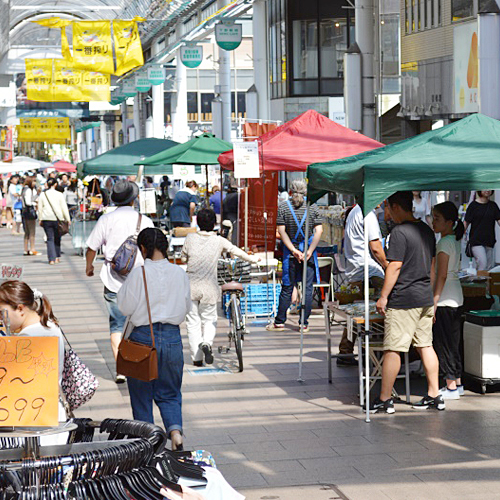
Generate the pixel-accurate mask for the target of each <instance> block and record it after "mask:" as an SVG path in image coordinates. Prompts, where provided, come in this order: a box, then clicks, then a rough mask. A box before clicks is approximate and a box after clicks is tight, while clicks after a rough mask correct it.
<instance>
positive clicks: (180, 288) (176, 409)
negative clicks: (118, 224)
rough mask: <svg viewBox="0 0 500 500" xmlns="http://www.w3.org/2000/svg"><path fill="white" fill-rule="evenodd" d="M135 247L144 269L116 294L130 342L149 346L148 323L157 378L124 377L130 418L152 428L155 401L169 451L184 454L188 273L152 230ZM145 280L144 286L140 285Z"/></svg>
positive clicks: (142, 234) (133, 274)
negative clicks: (184, 330) (169, 257)
mask: <svg viewBox="0 0 500 500" xmlns="http://www.w3.org/2000/svg"><path fill="white" fill-rule="evenodd" d="M137 245H138V246H139V249H140V251H141V254H142V256H143V257H144V266H141V267H137V268H135V269H134V270H133V271H132V272H131V273H130V274H129V276H128V277H127V280H126V281H125V283H124V284H123V285H122V287H121V288H120V290H119V292H118V295H117V304H118V308H119V309H120V311H121V312H122V314H123V315H125V316H128V317H129V318H128V319H129V321H130V323H131V324H132V325H133V327H134V328H133V330H132V333H131V334H130V337H129V339H130V340H131V341H133V342H138V343H140V344H145V345H149V346H150V345H151V344H152V342H151V332H150V321H149V314H148V303H147V299H146V290H145V288H146V286H147V290H148V297H149V307H150V311H151V322H152V324H153V332H154V339H155V346H156V351H157V356H158V378H157V379H156V380H152V381H151V382H143V381H142V380H137V379H134V378H132V377H128V390H129V394H130V402H131V404H132V413H133V415H134V419H136V420H142V421H143V422H150V423H154V418H153V401H154V402H155V403H156V405H157V406H158V408H159V410H160V414H161V418H162V420H163V425H164V426H165V430H166V431H167V434H168V436H169V437H170V439H171V440H172V449H174V450H179V449H182V394H181V386H182V370H183V367H184V357H183V354H182V339H181V332H180V329H179V325H180V324H181V323H182V322H183V321H184V320H185V318H186V314H187V313H188V312H189V311H190V309H191V290H190V286H189V279H188V277H187V275H186V272H185V271H184V270H183V269H181V268H180V267H179V266H176V265H174V264H171V263H170V262H169V261H168V260H167V248H168V241H167V238H166V236H165V235H164V234H163V232H162V231H160V230H159V229H156V228H152V227H150V228H147V229H143V230H142V231H141V232H140V233H139V236H138V238H137ZM144 279H145V280H146V281H144Z"/></svg>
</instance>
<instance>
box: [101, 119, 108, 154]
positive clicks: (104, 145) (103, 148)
mask: <svg viewBox="0 0 500 500" xmlns="http://www.w3.org/2000/svg"><path fill="white" fill-rule="evenodd" d="M100 135H101V154H102V153H105V152H106V151H107V150H108V149H109V147H108V131H107V127H106V123H105V122H104V121H102V122H101V127H100Z"/></svg>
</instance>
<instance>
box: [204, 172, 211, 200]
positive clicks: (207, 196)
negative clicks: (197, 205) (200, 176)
mask: <svg viewBox="0 0 500 500" xmlns="http://www.w3.org/2000/svg"><path fill="white" fill-rule="evenodd" d="M205 175H206V181H207V190H206V192H205V201H206V204H207V208H210V197H209V195H208V165H205Z"/></svg>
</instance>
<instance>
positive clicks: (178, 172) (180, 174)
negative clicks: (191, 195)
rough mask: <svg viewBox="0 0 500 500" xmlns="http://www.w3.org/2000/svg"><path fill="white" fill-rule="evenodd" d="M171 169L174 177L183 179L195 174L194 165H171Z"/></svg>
mask: <svg viewBox="0 0 500 500" xmlns="http://www.w3.org/2000/svg"><path fill="white" fill-rule="evenodd" d="M172 171H173V173H174V179H184V178H186V177H189V178H190V179H191V178H192V177H194V175H195V168H194V165H172Z"/></svg>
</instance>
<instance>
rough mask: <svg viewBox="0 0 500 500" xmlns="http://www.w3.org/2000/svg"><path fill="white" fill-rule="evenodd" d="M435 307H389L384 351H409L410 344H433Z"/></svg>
mask: <svg viewBox="0 0 500 500" xmlns="http://www.w3.org/2000/svg"><path fill="white" fill-rule="evenodd" d="M433 318H434V307H433V306H429V307H415V308H414V309H387V312H386V314H385V335H384V351H395V352H408V350H409V349H410V346H411V345H412V344H413V345H414V346H415V347H430V346H432V323H433Z"/></svg>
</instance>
